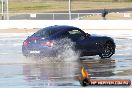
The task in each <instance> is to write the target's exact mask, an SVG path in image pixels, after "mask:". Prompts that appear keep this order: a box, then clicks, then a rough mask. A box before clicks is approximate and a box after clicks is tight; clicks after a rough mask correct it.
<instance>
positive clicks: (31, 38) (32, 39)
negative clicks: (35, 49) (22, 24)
mask: <svg viewBox="0 0 132 88" xmlns="http://www.w3.org/2000/svg"><path fill="white" fill-rule="evenodd" d="M30 40H39V38H30Z"/></svg>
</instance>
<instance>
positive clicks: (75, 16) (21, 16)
mask: <svg viewBox="0 0 132 88" xmlns="http://www.w3.org/2000/svg"><path fill="white" fill-rule="evenodd" d="M100 14H101V13H70V14H69V13H8V14H6V13H4V14H3V17H2V14H1V13H0V16H1V19H4V20H70V19H71V20H80V19H81V18H83V17H86V16H94V15H100Z"/></svg>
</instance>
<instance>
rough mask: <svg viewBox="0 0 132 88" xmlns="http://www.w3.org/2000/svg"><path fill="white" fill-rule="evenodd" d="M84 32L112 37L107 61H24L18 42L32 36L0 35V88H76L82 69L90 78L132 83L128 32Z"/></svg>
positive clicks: (131, 47)
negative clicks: (111, 53)
mask: <svg viewBox="0 0 132 88" xmlns="http://www.w3.org/2000/svg"><path fill="white" fill-rule="evenodd" d="M87 32H89V33H94V34H98V35H107V36H110V37H112V38H114V40H115V43H116V53H115V54H114V55H113V56H112V57H111V58H107V59H100V58H99V57H98V56H89V57H82V58H80V59H81V60H77V61H72V59H73V58H74V56H72V58H71V56H69V58H70V59H71V60H69V61H58V60H54V61H53V60H52V61H50V60H45V59H37V58H25V57H24V56H23V55H22V51H21V46H22V42H23V40H24V39H26V37H27V36H29V35H31V34H32V33H0V87H1V88H62V87H64V88H80V87H81V86H80V83H79V81H78V78H79V76H80V70H81V67H82V66H84V67H85V69H86V70H88V72H89V76H90V77H91V79H130V80H132V54H131V53H132V35H131V34H132V30H131V31H130V30H119V31H117V30H115V31H104V30H100V31H97V30H93V31H91V30H89V31H87ZM95 87H97V86H90V87H89V88H95ZM103 87H104V88H106V86H103ZM103 87H99V88H103ZM131 87H132V86H124V87H121V86H119V87H115V88H131ZM107 88H113V86H112V87H107Z"/></svg>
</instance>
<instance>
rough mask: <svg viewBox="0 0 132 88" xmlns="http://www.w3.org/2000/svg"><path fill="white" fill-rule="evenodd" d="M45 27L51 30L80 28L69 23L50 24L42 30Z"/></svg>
mask: <svg viewBox="0 0 132 88" xmlns="http://www.w3.org/2000/svg"><path fill="white" fill-rule="evenodd" d="M45 29H51V30H70V29H79V28H77V27H73V26H67V25H55V26H49V27H46V28H43V29H42V30H45Z"/></svg>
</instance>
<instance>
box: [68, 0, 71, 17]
mask: <svg viewBox="0 0 132 88" xmlns="http://www.w3.org/2000/svg"><path fill="white" fill-rule="evenodd" d="M68 11H69V20H71V0H69V10H68Z"/></svg>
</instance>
